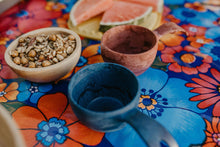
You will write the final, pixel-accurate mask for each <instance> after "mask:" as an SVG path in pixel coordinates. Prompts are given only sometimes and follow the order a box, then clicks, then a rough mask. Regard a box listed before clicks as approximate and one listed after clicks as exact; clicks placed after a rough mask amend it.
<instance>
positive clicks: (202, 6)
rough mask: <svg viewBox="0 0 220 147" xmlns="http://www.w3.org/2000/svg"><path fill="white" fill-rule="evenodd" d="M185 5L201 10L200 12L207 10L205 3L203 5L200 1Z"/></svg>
mask: <svg viewBox="0 0 220 147" xmlns="http://www.w3.org/2000/svg"><path fill="white" fill-rule="evenodd" d="M184 6H185V7H186V8H191V9H194V10H196V11H199V12H205V11H206V9H205V7H204V5H202V4H201V3H200V2H194V3H186V4H185V5H184Z"/></svg>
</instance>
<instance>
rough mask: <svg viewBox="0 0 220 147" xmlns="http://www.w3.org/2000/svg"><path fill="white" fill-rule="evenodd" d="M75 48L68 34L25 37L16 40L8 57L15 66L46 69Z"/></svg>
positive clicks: (72, 38)
mask: <svg viewBox="0 0 220 147" xmlns="http://www.w3.org/2000/svg"><path fill="white" fill-rule="evenodd" d="M75 47H76V39H75V37H74V36H73V35H68V34H51V35H45V34H42V35H39V36H27V37H25V38H20V39H19V40H18V45H17V48H16V49H15V50H11V51H10V53H9V54H10V56H11V57H12V60H13V62H14V63H15V64H17V65H21V66H24V67H29V68H39V67H46V66H50V65H53V64H56V63H58V62H60V61H62V60H64V59H65V58H67V57H68V56H69V55H70V54H71V53H72V52H73V51H74V50H75Z"/></svg>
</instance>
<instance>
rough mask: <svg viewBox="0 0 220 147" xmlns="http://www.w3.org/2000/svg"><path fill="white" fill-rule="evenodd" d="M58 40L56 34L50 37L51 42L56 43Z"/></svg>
mask: <svg viewBox="0 0 220 147" xmlns="http://www.w3.org/2000/svg"><path fill="white" fill-rule="evenodd" d="M56 39H57V37H56V35H54V34H52V35H50V36H49V40H51V41H56Z"/></svg>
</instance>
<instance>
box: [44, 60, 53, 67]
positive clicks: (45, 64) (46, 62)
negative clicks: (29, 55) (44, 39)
mask: <svg viewBox="0 0 220 147" xmlns="http://www.w3.org/2000/svg"><path fill="white" fill-rule="evenodd" d="M49 65H51V62H50V61H48V60H44V61H43V62H42V66H43V67H47V66H49Z"/></svg>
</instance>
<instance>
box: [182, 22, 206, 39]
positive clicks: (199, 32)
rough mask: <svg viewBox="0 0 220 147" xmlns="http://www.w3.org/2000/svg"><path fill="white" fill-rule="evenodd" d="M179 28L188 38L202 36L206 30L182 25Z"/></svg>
mask: <svg viewBox="0 0 220 147" xmlns="http://www.w3.org/2000/svg"><path fill="white" fill-rule="evenodd" d="M181 27H182V28H184V29H185V30H186V31H187V32H188V34H189V36H195V35H197V36H204V35H205V33H206V30H207V29H206V28H205V27H201V26H196V25H192V24H184V25H182V26H181Z"/></svg>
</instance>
